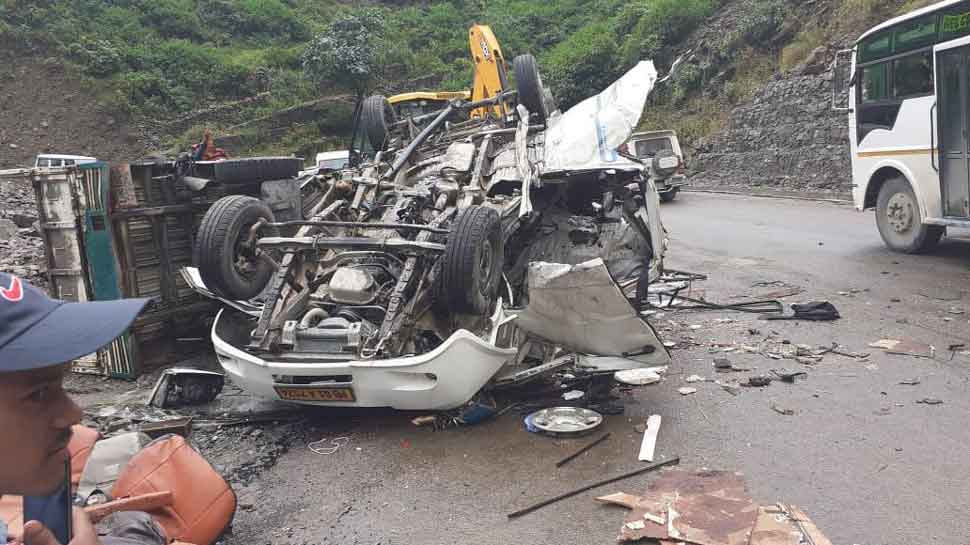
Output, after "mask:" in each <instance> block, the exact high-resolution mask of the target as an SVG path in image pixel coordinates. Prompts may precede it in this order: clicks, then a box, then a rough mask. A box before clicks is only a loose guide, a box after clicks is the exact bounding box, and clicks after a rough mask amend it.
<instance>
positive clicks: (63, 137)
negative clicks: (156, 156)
mask: <svg viewBox="0 0 970 545" xmlns="http://www.w3.org/2000/svg"><path fill="white" fill-rule="evenodd" d="M0 64H3V65H4V75H3V77H2V78H0V169H5V168H16V167H21V166H27V165H29V164H31V163H32V161H33V158H34V156H35V155H37V154H38V153H66V154H72V155H90V156H94V157H98V158H99V159H105V160H122V159H129V160H130V159H132V158H136V157H138V156H139V155H141V154H143V152H144V151H145V146H144V145H143V144H142V141H141V140H142V136H141V132H142V131H140V130H139V129H138V128H136V127H134V126H132V125H131V124H129V123H128V121H127V120H126V119H125V118H124V117H123V116H119V115H117V113H116V112H111V111H109V109H108V106H106V105H105V104H103V103H100V104H99V102H98V99H97V98H96V97H97V89H92V88H90V87H87V86H85V84H84V83H82V82H81V81H79V79H78V78H77V77H75V76H73V75H71V74H70V73H69V72H68V71H67V70H65V68H64V67H63V65H62V64H61V63H60V61H58V60H57V59H54V58H43V57H30V56H27V57H24V56H11V55H3V56H0Z"/></svg>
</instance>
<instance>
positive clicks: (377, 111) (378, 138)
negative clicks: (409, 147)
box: [360, 95, 397, 151]
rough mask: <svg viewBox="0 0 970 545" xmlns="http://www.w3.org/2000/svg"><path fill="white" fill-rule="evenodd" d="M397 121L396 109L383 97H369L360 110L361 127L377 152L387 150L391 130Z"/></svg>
mask: <svg viewBox="0 0 970 545" xmlns="http://www.w3.org/2000/svg"><path fill="white" fill-rule="evenodd" d="M395 121H397V116H396V114H395V113H394V108H392V107H391V103H390V102H388V100H387V99H386V98H385V97H383V96H382V95H374V96H369V97H367V98H365V99H364V103H363V104H362V105H361V108H360V125H361V127H362V128H363V129H364V134H366V135H367V141H368V142H370V145H371V146H373V148H374V150H375V151H382V150H384V149H386V148H387V142H388V140H389V135H390V128H391V125H393V124H394V122H395Z"/></svg>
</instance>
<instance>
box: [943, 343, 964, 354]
mask: <svg viewBox="0 0 970 545" xmlns="http://www.w3.org/2000/svg"><path fill="white" fill-rule="evenodd" d="M966 347H967V345H966V344H964V343H957V344H951V345H950V346H948V347H947V350H949V351H950V352H956V351H957V350H963V349H964V348H966Z"/></svg>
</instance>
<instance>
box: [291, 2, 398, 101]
mask: <svg viewBox="0 0 970 545" xmlns="http://www.w3.org/2000/svg"><path fill="white" fill-rule="evenodd" d="M384 30H385V25H384V17H383V16H382V15H381V13H380V11H378V10H376V9H373V8H370V9H363V10H358V11H355V12H354V13H348V14H345V15H342V16H340V17H338V18H337V19H335V20H334V21H333V22H331V23H330V24H329V25H328V26H327V28H326V29H325V30H324V31H323V32H321V33H320V34H319V35H317V37H316V38H314V39H313V41H312V42H311V43H310V45H309V46H308V47H307V48H306V50H305V51H304V52H303V71H304V72H305V73H306V74H307V75H308V76H309V77H310V78H312V79H313V80H314V81H317V82H319V83H320V84H321V85H333V84H338V85H343V86H346V87H349V88H350V89H353V90H354V92H355V93H357V95H358V96H360V97H362V96H364V95H365V94H366V93H367V92H368V91H369V90H370V89H371V88H372V87H373V86H374V84H375V82H376V80H377V78H378V76H379V75H380V74H381V72H382V71H383V68H384V64H385V62H386V48H385V45H386V43H385V39H384Z"/></svg>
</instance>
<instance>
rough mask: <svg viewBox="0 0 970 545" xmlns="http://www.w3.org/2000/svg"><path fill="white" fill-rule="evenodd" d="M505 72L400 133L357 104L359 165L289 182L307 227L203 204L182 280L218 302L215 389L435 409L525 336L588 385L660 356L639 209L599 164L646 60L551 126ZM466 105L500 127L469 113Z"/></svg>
mask: <svg viewBox="0 0 970 545" xmlns="http://www.w3.org/2000/svg"><path fill="white" fill-rule="evenodd" d="M514 70H515V75H516V81H517V82H518V88H517V90H516V91H509V92H506V93H503V94H500V95H498V96H496V97H493V98H491V99H488V100H486V101H480V102H477V103H471V102H467V101H455V102H452V103H451V104H449V105H448V106H447V107H446V108H444V109H443V110H441V111H439V112H434V113H432V114H428V115H424V116H420V117H418V118H407V119H396V118H395V117H394V111H393V109H392V108H391V107H390V105H389V104H388V103H387V101H386V99H384V98H383V97H370V98H368V99H367V100H365V101H364V102H363V103H362V105H361V107H360V109H359V115H358V122H357V123H356V125H357V129H358V130H357V131H356V132H358V133H359V134H361V135H364V137H365V138H364V140H366V141H367V143H369V144H370V145H371V146H372V147H373V149H374V152H373V155H372V156H370V157H368V158H366V159H365V160H363V161H360V162H358V163H357V164H356V165H353V166H351V167H350V168H347V169H343V170H340V171H337V172H333V173H327V174H321V175H316V176H314V177H313V178H312V179H309V180H305V181H304V182H303V185H304V187H306V186H307V185H313V184H316V187H317V188H318V190H319V191H317V192H315V195H316V196H315V197H314V200H315V203H313V205H312V207H311V208H312V211H311V213H310V214H308V215H307V217H308V218H309V219H307V220H301V221H285V222H280V221H275V220H274V218H273V214H272V212H271V211H270V210H269V208H268V207H266V206H265V205H264V204H263V203H262V202H260V201H259V200H258V199H255V198H252V197H246V196H240V195H234V196H229V197H225V198H224V199H222V200H220V201H219V202H217V203H216V204H215V205H213V206H212V207H211V208H210V209H209V211H208V213H207V214H206V216H205V218H204V220H203V223H202V226H201V228H200V231H199V237H198V242H197V247H196V261H197V263H196V265H197V270H187V271H184V273H185V276H186V278H187V280H188V281H189V282H190V284H192V285H194V286H195V287H196V288H197V289H198V290H199V291H201V292H203V293H205V294H207V295H210V296H213V297H217V298H219V299H220V300H223V301H224V302H225V303H226V304H227V305H228V306H229V307H230V308H226V309H224V310H222V311H221V312H220V313H219V315H218V317H217V319H216V322H215V324H214V326H213V330H212V340H213V343H214V345H215V350H216V352H217V354H218V358H219V361H220V363H221V365H222V367H223V368H224V369H225V371H226V372H227V373H228V374H229V375H230V377H231V379H232V380H233V381H234V382H236V383H238V384H240V385H241V386H242V387H244V388H246V389H247V390H250V391H252V392H254V393H256V394H259V395H262V396H265V397H269V398H275V399H280V400H284V401H290V402H297V403H304V404H313V405H331V406H333V405H339V406H361V407H376V406H390V407H394V408H398V409H449V408H454V407H457V406H459V405H461V404H463V403H465V402H466V401H468V400H469V399H470V398H471V397H472V396H473V395H474V394H475V393H476V392H478V391H479V390H480V389H482V388H483V387H484V386H486V385H487V384H488V383H489V381H490V380H492V379H493V377H495V376H496V374H497V373H498V372H499V370H500V369H501V368H502V367H503V366H505V365H506V364H508V363H510V362H513V361H517V360H518V361H521V359H522V358H521V357H519V358H516V355H517V354H519V352H520V350H521V349H522V347H523V346H524V345H525V344H527V343H526V341H527V339H530V338H533V339H542V340H543V341H544V342H547V343H551V344H555V345H557V346H560V347H562V348H563V349H565V350H569V351H573V352H576V353H581V354H592V355H598V356H610V358H599V359H594V358H590V360H589V361H590V362H591V363H589V365H593V366H599V368H600V369H604V370H611V369H620V368H631V367H638V366H643V365H662V364H665V363H667V362H668V361H669V354H668V353H667V351H666V349H665V348H664V346H663V343H661V342H660V341H659V339H658V338H657V336H656V334H655V332H654V331H653V329H652V328H651V327H650V325H649V324H647V322H646V321H644V320H643V319H642V318H641V317H640V315H639V309H638V304H637V301H642V300H643V299H644V298H645V290H646V285H647V284H648V283H649V281H650V280H651V279H653V278H656V277H657V275H658V274H659V271H660V269H661V266H662V256H663V252H664V248H665V236H664V232H663V227H662V225H661V223H660V217H659V199H658V196H657V192H656V189H655V187H654V186H653V183H652V182H651V181H650V180H649V179H648V177H647V176H646V174H645V171H644V166H643V165H642V164H638V163H636V162H633V161H631V160H628V159H625V158H624V157H621V156H619V155H618V154H617V153H616V152H615V151H614V150H616V149H617V147H618V146H619V145H620V144H622V143H623V142H625V141H626V140H627V139H628V138H629V136H630V133H631V132H632V129H633V127H635V126H636V124H637V122H638V121H639V118H640V114H641V111H642V109H643V106H644V103H645V101H646V97H647V95H648V93H649V92H650V90H651V88H652V87H653V83H654V82H655V81H656V72H655V70H654V68H653V64H652V63H650V62H642V63H640V64H639V65H638V66H636V67H635V68H634V69H632V70H631V71H630V72H629V73H627V74H626V75H625V76H624V77H622V78H621V79H619V80H618V81H617V82H615V83H614V84H613V85H612V86H610V87H609V88H608V89H606V90H605V91H603V92H602V93H601V94H600V95H599V96H597V97H593V98H591V99H588V100H587V101H584V102H583V103H581V104H579V105H577V106H575V107H574V108H572V109H570V110H569V111H567V112H566V113H564V114H560V113H559V112H550V111H548V105H549V101H548V96H549V95H548V92H547V90H546V89H545V88H544V87H543V86H542V80H541V78H540V77H539V74H538V71H537V70H536V68H535V61H534V59H532V58H531V56H523V57H519V58H517V59H516V60H515V62H514ZM483 106H488V107H489V108H490V109H492V110H493V111H497V112H501V114H502V115H491V114H490V115H488V116H486V117H484V118H471V117H469V112H472V111H474V110H476V109H480V108H482V107H483ZM357 144H358V143H357V142H356V139H355V142H354V143H353V144H352V148H351V149H355V150H360V149H363V148H362V147H360V146H358V145H357ZM304 193H305V194H307V193H306V192H304ZM304 208H306V206H305V207H304ZM621 285H622V286H624V289H625V291H624V289H621V287H620V286H621ZM550 357H551V355H550Z"/></svg>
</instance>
